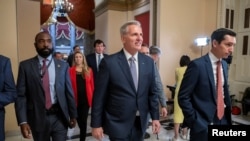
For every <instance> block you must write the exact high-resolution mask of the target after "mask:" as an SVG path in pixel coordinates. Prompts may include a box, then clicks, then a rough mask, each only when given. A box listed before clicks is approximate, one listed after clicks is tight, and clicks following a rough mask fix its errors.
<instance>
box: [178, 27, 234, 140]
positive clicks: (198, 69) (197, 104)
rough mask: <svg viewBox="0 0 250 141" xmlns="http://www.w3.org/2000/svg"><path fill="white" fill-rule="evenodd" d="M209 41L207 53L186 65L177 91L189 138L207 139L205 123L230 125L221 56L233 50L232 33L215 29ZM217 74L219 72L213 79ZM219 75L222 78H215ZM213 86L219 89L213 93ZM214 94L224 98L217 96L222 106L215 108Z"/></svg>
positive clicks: (226, 80)
mask: <svg viewBox="0 0 250 141" xmlns="http://www.w3.org/2000/svg"><path fill="white" fill-rule="evenodd" d="M211 44H212V48H211V51H210V52H209V53H208V54H206V55H204V56H202V57H200V58H198V59H195V60H193V61H191V63H190V64H189V65H188V68H187V70H186V72H185V74H184V77H183V80H182V84H181V86H180V90H179V97H178V100H179V105H180V107H181V108H182V112H183V114H184V117H185V121H186V123H187V125H188V126H189V127H190V141H207V140H208V125H230V124H231V103H230V102H231V101H230V96H229V89H228V69H227V67H228V66H227V63H226V62H225V61H224V60H223V59H222V58H226V57H228V55H230V54H231V53H232V52H233V49H234V46H235V44H236V33H235V32H233V31H231V30H228V29H225V28H220V29H217V30H215V31H214V32H213V33H212V35H211ZM218 61H220V62H221V63H222V68H220V69H218V71H217V69H216V68H217V64H216V63H217V62H218ZM219 66H221V65H219ZM217 74H221V75H218V78H217V76H216V75H217ZM221 77H222V81H217V80H220V79H219V78H221ZM221 83H222V84H221ZM218 84H221V85H218ZM217 88H218V90H221V89H222V92H217ZM217 94H221V95H222V96H223V97H224V99H223V97H222V98H221V103H223V105H222V106H220V107H218V108H217V105H219V104H217V102H218V101H220V100H218V99H220V98H219V95H218V98H217ZM220 110H222V113H221V112H219V111H220ZM223 111H224V112H223Z"/></svg>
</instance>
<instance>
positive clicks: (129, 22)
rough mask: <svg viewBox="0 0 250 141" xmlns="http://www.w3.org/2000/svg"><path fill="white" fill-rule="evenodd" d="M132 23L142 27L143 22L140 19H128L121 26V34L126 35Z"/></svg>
mask: <svg viewBox="0 0 250 141" xmlns="http://www.w3.org/2000/svg"><path fill="white" fill-rule="evenodd" d="M130 25H137V26H139V27H141V23H140V22H139V21H136V20H132V21H128V22H126V23H125V24H123V25H122V26H121V28H120V34H121V35H124V34H126V33H127V32H128V31H127V30H128V29H127V27H128V26H130Z"/></svg>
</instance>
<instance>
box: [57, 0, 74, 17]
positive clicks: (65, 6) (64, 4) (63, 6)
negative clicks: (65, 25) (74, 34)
mask: <svg viewBox="0 0 250 141" xmlns="http://www.w3.org/2000/svg"><path fill="white" fill-rule="evenodd" d="M53 8H54V10H55V12H58V13H59V14H61V15H58V16H64V15H65V14H67V13H70V12H71V11H72V10H73V9H74V5H73V4H72V3H71V2H69V1H68V0H55V2H54V5H53Z"/></svg>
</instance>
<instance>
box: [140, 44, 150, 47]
mask: <svg viewBox="0 0 250 141" xmlns="http://www.w3.org/2000/svg"><path fill="white" fill-rule="evenodd" d="M141 46H142V47H147V48H149V46H148V44H147V43H142V44H141Z"/></svg>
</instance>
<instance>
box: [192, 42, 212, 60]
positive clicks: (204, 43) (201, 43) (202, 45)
mask: <svg viewBox="0 0 250 141" xmlns="http://www.w3.org/2000/svg"><path fill="white" fill-rule="evenodd" d="M209 41H210V40H209V38H207V37H203V38H197V39H195V40H194V42H195V44H196V46H198V47H201V56H202V50H203V47H205V46H207V45H208V43H209Z"/></svg>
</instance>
